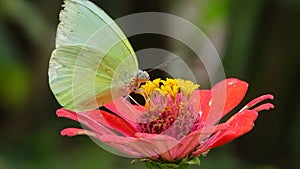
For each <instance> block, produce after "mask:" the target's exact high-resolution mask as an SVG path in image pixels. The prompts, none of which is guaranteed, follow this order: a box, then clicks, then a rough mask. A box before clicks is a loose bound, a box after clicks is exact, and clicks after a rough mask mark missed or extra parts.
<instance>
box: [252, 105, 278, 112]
mask: <svg viewBox="0 0 300 169" xmlns="http://www.w3.org/2000/svg"><path fill="white" fill-rule="evenodd" d="M270 109H274V105H273V104H271V103H265V104H262V105H260V106H258V107H256V108H254V110H255V111H257V112H259V111H262V110H270Z"/></svg>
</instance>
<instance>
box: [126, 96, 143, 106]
mask: <svg viewBox="0 0 300 169" xmlns="http://www.w3.org/2000/svg"><path fill="white" fill-rule="evenodd" d="M127 98H129V99H131V100H132V101H133V102H134V103H135V104H136V105H138V106H142V105H140V104H139V103H138V102H137V101H136V100H135V99H134V98H133V97H131V96H130V95H127V96H126V97H125V99H127Z"/></svg>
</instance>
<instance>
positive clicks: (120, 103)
mask: <svg viewBox="0 0 300 169" xmlns="http://www.w3.org/2000/svg"><path fill="white" fill-rule="evenodd" d="M105 107H106V108H107V109H109V110H110V111H112V112H114V113H116V114H117V115H119V116H120V117H121V118H123V119H124V120H126V121H127V122H128V123H130V124H131V125H132V126H136V125H137V120H138V119H139V117H140V115H141V113H143V112H145V111H146V110H145V108H144V107H141V106H135V105H132V104H131V103H129V102H128V101H127V100H125V99H124V98H119V99H116V100H114V101H113V102H110V103H108V104H106V105H105Z"/></svg>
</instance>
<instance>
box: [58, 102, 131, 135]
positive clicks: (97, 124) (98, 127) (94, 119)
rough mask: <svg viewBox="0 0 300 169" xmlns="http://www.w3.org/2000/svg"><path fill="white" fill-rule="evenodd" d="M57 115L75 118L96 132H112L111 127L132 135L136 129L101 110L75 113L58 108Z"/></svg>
mask: <svg viewBox="0 0 300 169" xmlns="http://www.w3.org/2000/svg"><path fill="white" fill-rule="evenodd" d="M56 114H57V116H58V117H65V118H70V119H72V120H76V121H78V122H80V123H82V124H84V125H85V126H87V127H88V128H90V129H91V130H92V131H94V132H96V133H98V134H101V135H102V134H112V135H113V134H114V133H113V132H112V131H110V130H109V128H112V129H114V130H116V131H118V132H120V133H122V134H124V135H127V136H134V134H135V133H136V130H135V128H134V127H132V126H131V125H130V124H129V123H127V122H126V121H125V120H123V119H121V118H119V117H117V116H115V115H112V114H109V113H107V112H105V111H102V110H91V111H87V112H81V113H75V112H73V111H70V110H67V109H64V108H62V109H59V110H57V112H56Z"/></svg>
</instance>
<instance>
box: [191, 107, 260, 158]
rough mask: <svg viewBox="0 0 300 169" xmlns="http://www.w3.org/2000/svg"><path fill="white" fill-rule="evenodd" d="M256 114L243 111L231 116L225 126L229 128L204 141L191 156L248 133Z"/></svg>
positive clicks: (252, 111) (251, 111)
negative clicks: (227, 125)
mask: <svg viewBox="0 0 300 169" xmlns="http://www.w3.org/2000/svg"><path fill="white" fill-rule="evenodd" d="M257 116H258V114H257V112H256V111H254V110H244V111H242V112H239V113H237V114H235V115H234V116H232V117H231V118H230V119H229V120H228V121H227V122H226V123H225V124H229V125H230V127H229V128H228V129H226V130H224V131H220V132H218V133H216V134H215V135H214V136H212V137H211V138H209V139H208V140H206V141H205V143H204V144H203V145H200V148H199V149H198V150H197V151H195V152H194V153H193V154H194V155H195V156H198V155H199V154H202V153H204V152H207V151H208V150H210V149H211V148H214V147H217V146H221V145H224V144H226V143H228V142H230V141H232V140H234V139H235V138H237V137H240V136H241V135H243V134H245V133H247V132H249V131H250V130H251V129H252V128H253V126H254V121H255V120H256V118H257Z"/></svg>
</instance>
